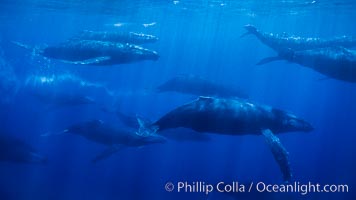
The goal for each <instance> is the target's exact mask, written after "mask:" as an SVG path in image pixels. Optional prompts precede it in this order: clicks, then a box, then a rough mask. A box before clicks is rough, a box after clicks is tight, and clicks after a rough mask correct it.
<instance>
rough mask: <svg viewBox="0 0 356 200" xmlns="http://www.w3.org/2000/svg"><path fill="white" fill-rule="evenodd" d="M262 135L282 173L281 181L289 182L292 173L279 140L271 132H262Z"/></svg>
mask: <svg viewBox="0 0 356 200" xmlns="http://www.w3.org/2000/svg"><path fill="white" fill-rule="evenodd" d="M262 134H263V135H264V136H265V140H266V142H267V144H268V146H269V148H270V149H271V151H272V154H273V156H274V159H275V160H276V161H277V163H278V165H279V168H280V169H281V171H282V174H283V179H284V180H285V181H290V179H291V178H292V172H291V167H290V163H289V155H288V152H287V150H286V149H285V148H284V146H283V145H282V143H281V142H280V140H279V138H278V137H277V136H275V135H274V134H273V133H272V131H271V130H269V129H265V130H262Z"/></svg>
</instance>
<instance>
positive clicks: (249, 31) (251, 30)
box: [240, 24, 257, 38]
mask: <svg viewBox="0 0 356 200" xmlns="http://www.w3.org/2000/svg"><path fill="white" fill-rule="evenodd" d="M244 28H245V29H246V30H247V32H246V33H244V34H242V35H241V36H240V38H243V37H245V36H247V35H250V34H257V28H256V27H255V26H254V25H251V24H247V25H245V26H244Z"/></svg>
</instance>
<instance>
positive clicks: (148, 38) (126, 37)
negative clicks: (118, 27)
mask: <svg viewBox="0 0 356 200" xmlns="http://www.w3.org/2000/svg"><path fill="white" fill-rule="evenodd" d="M72 39H75V40H99V41H108V42H119V43H130V44H145V43H154V42H156V41H158V38H157V37H156V36H154V35H148V34H143V33H135V32H126V31H115V32H114V31H111V32H110V31H107V32H106V31H88V30H86V31H83V32H81V33H80V34H78V35H77V36H75V37H74V38H72Z"/></svg>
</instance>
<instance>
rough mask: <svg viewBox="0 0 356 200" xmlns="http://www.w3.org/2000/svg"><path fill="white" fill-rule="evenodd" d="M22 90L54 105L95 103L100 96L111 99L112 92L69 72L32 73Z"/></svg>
mask: <svg viewBox="0 0 356 200" xmlns="http://www.w3.org/2000/svg"><path fill="white" fill-rule="evenodd" d="M22 91H23V93H24V94H26V95H31V96H34V97H35V98H36V99H38V100H40V101H41V102H42V103H46V104H49V105H54V106H76V105H84V104H95V103H98V102H97V99H99V98H97V97H98V96H100V98H107V99H110V98H111V97H112V95H113V94H112V92H111V91H109V90H108V89H107V88H106V87H105V86H103V85H100V84H97V83H93V82H88V81H85V80H83V79H81V78H79V77H77V76H74V75H72V74H69V73H64V74H52V75H30V76H28V77H27V79H26V81H25V84H24V86H23V88H22Z"/></svg>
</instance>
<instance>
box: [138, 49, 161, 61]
mask: <svg viewBox="0 0 356 200" xmlns="http://www.w3.org/2000/svg"><path fill="white" fill-rule="evenodd" d="M142 56H143V57H144V58H145V59H147V60H153V61H156V60H158V59H159V55H158V53H157V52H156V51H151V50H147V51H144V53H143V54H142Z"/></svg>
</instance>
